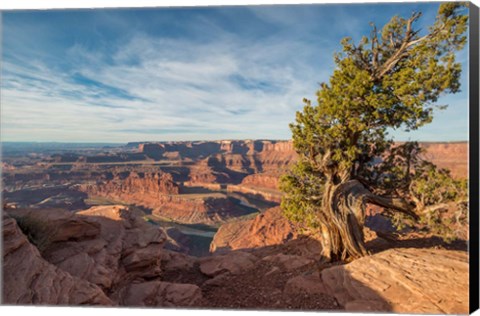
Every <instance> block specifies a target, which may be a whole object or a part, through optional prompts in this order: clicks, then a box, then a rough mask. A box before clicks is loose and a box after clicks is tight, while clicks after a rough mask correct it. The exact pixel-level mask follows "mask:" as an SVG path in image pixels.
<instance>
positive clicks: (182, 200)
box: [2, 140, 468, 313]
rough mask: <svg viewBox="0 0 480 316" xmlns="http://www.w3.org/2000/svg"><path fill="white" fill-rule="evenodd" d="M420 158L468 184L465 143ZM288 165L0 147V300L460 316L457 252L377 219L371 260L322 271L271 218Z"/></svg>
mask: <svg viewBox="0 0 480 316" xmlns="http://www.w3.org/2000/svg"><path fill="white" fill-rule="evenodd" d="M421 147H422V148H424V149H425V152H424V153H423V155H424V157H425V159H429V160H431V161H432V162H434V163H435V164H437V165H438V166H439V167H442V168H447V169H449V170H450V172H451V174H452V175H453V176H454V177H457V178H467V172H468V159H467V157H468V143H467V142H454V143H421ZM39 148H41V149H39ZM296 159H298V157H297V154H296V153H295V151H294V149H293V144H292V142H290V141H274V140H231V141H230V140H229V141H226V140H222V141H198V142H138V143H128V144H126V145H123V144H122V145H118V144H113V145H112V144H111V145H102V146H97V147H96V146H93V145H89V146H88V147H85V148H82V147H81V146H80V145H78V146H76V147H75V148H73V149H72V148H70V147H68V148H65V149H63V148H62V147H61V146H59V145H56V146H55V147H54V148H51V149H50V148H48V146H46V147H41V146H40V147H38V146H34V147H32V148H28V147H25V146H18V147H14V150H13V149H11V150H9V148H7V150H6V151H5V152H4V157H3V161H2V171H3V174H2V191H3V192H2V194H3V200H4V201H3V202H4V205H3V207H4V212H3V243H4V249H6V250H5V251H4V254H3V258H4V264H3V272H4V275H5V276H6V279H5V280H4V291H3V295H4V296H3V301H4V302H6V303H8V304H47V305H52V304H53V305H56V304H59V305H109V306H164V307H172V306H173V307H203V308H205V307H212V308H250V309H251V308H255V309H258V308H268V309H291V308H294V309H303V310H343V311H384V312H386V311H390V312H392V311H394V312H411V313H413V312H416V311H418V310H420V311H422V312H427V313H465V312H466V311H467V310H468V304H467V301H468V284H466V283H465V282H463V280H467V279H468V256H467V255H468V254H467V252H466V250H467V247H466V241H465V240H459V241H455V242H453V243H445V242H444V241H442V240H441V239H439V238H436V237H435V236H427V238H423V237H422V238H419V236H417V235H415V234H413V233H408V231H407V232H406V233H405V234H404V235H402V236H397V237H395V238H392V237H391V236H388V232H389V230H392V229H393V228H392V223H391V222H389V221H386V220H385V218H383V217H382V216H381V214H380V213H381V210H370V211H369V212H367V215H368V217H367V221H366V226H367V227H366V228H365V231H364V234H365V236H366V239H367V247H368V250H369V252H370V253H371V256H368V257H366V258H363V259H360V260H356V261H354V262H351V263H347V262H344V263H341V264H340V265H331V264H326V265H325V264H322V263H321V257H320V252H321V246H320V243H319V241H318V240H317V239H315V238H313V237H312V236H309V235H308V234H306V233H305V232H303V231H302V230H301V229H299V228H298V227H296V226H295V225H293V224H292V223H291V222H289V221H288V220H287V219H286V218H285V217H284V216H283V215H282V211H281V208H280V207H279V204H280V202H281V198H282V193H281V191H280V190H279V188H278V185H279V177H280V176H281V175H282V174H284V173H285V172H287V170H288V168H289V167H290V166H291V165H292V163H293V162H295V161H296ZM462 236H463V235H462ZM432 265H435V266H436V267H437V268H436V269H438V270H435V272H429V270H428V269H429V267H431V266H432ZM371 266H374V267H375V268H376V269H377V270H378V273H379V275H382V282H380V283H379V282H376V281H373V280H374V279H375V276H373V275H371V274H369V272H368V271H369V268H368V267H371ZM392 269H395V270H396V271H398V273H395V274H392V273H390V272H389V271H392ZM440 271H442V272H440ZM432 273H434V274H432ZM452 280H457V281H458V280H462V281H458V282H457V283H455V284H453V283H452V282H453V281H452ZM339 284H343V285H342V286H339ZM47 285H48V286H47ZM5 286H8V288H5ZM427 287H432V288H435V289H438V292H437V293H430V292H428V291H427V292H422V291H423V289H425V288H427ZM451 289H454V290H455V295H452V296H450V294H449V293H450V290H451ZM409 297H411V298H409ZM440 297H441V298H444V300H443V301H441V302H439V301H438V298H440Z"/></svg>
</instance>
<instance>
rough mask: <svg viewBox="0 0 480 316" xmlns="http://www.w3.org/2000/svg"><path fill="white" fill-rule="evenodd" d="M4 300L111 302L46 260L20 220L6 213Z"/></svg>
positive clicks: (27, 301) (91, 285)
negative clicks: (22, 230) (18, 221)
mask: <svg viewBox="0 0 480 316" xmlns="http://www.w3.org/2000/svg"><path fill="white" fill-rule="evenodd" d="M2 229H3V291H2V294H3V298H2V302H3V304H21V305H28V304H35V305H40V304H41V305H111V304H112V302H111V301H110V299H109V298H108V297H107V296H106V295H105V294H104V293H103V292H102V290H101V289H100V288H99V287H98V286H96V285H94V284H92V283H90V282H87V281H85V280H82V279H79V278H76V277H74V276H72V275H70V274H69V273H68V272H65V271H64V270H62V269H60V268H58V267H56V266H54V265H53V264H50V263H49V262H47V261H46V260H44V259H43V258H42V257H41V255H40V253H39V251H38V250H37V248H35V247H34V246H33V245H31V244H30V243H29V242H28V240H27V238H26V237H25V235H24V234H23V233H22V232H21V231H20V229H19V227H18V226H17V223H16V222H15V220H14V219H12V218H10V217H9V216H5V215H4V216H3V225H2Z"/></svg>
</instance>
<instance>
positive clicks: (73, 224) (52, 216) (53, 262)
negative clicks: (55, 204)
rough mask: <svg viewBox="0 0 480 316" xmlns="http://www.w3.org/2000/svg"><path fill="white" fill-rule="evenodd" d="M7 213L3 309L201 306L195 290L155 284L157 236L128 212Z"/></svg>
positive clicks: (106, 208) (156, 231) (158, 263)
mask: <svg viewBox="0 0 480 316" xmlns="http://www.w3.org/2000/svg"><path fill="white" fill-rule="evenodd" d="M8 213H9V214H10V216H11V218H10V217H7V218H6V220H5V222H4V230H3V234H4V246H5V249H6V250H7V251H6V252H5V253H4V266H3V269H4V270H3V272H4V276H6V279H5V283H4V284H7V285H9V287H8V288H5V289H4V291H3V293H4V301H5V302H10V303H12V304H19V303H25V304H28V303H33V304H37V303H38V304H60V305H79V304H89V305H92V304H102V305H110V304H114V305H118V304H120V305H121V304H129V306H144V305H152V304H153V305H154V306H172V304H173V305H175V306H191V304H195V301H196V299H198V298H199V297H200V298H201V293H199V291H198V290H193V291H191V290H189V289H191V288H192V287H194V286H193V285H190V284H183V285H181V284H175V285H171V284H168V282H163V281H162V280H161V277H162V267H161V265H162V264H163V263H162V258H164V257H165V255H167V254H166V253H165V252H166V250H163V245H164V242H165V239H166V238H165V235H164V233H163V231H162V230H161V229H160V228H159V227H157V226H154V225H150V224H148V223H146V222H145V221H144V220H143V219H142V218H141V217H138V216H137V215H138V214H135V213H134V212H131V211H130V210H129V209H128V208H125V207H123V206H100V207H93V208H91V209H88V210H86V211H83V212H79V213H77V214H72V213H68V212H65V211H62V210H52V209H46V210H31V209H13V210H9V211H8ZM13 218H15V219H16V221H17V222H18V223H19V227H20V228H22V230H23V233H22V232H21V231H20V230H19V229H18V227H17V226H16V224H15V220H14V219H13ZM24 233H25V234H27V235H28V236H29V239H30V242H29V240H27V237H26V236H25V235H24ZM31 243H34V244H35V245H36V247H34V246H33V245H32V244H31ZM19 267H23V268H20V269H19ZM52 284H53V285H54V286H52ZM13 285H15V287H12V288H10V286H13ZM132 291H134V292H135V293H134V294H132V293H133V292H132ZM139 291H143V292H139ZM152 291H153V292H152ZM142 293H143V294H144V295H145V296H142ZM106 294H108V297H107V295H106ZM132 295H133V296H132ZM152 295H153V296H152ZM194 298H196V299H194Z"/></svg>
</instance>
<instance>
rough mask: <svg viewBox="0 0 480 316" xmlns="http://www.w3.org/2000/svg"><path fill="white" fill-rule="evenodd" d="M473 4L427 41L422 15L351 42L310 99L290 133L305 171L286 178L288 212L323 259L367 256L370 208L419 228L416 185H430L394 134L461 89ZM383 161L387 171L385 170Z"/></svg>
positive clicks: (451, 13)
mask: <svg viewBox="0 0 480 316" xmlns="http://www.w3.org/2000/svg"><path fill="white" fill-rule="evenodd" d="M463 11H465V5H464V4H461V3H443V4H441V5H440V6H439V10H438V13H437V17H436V20H435V22H434V24H433V25H432V26H431V27H430V28H429V29H428V31H427V32H426V33H425V34H421V30H419V29H416V27H415V24H416V22H417V21H418V20H419V19H420V18H421V13H419V12H414V13H412V15H411V16H410V17H408V18H402V17H399V16H394V17H393V18H392V19H391V20H390V21H389V22H388V23H387V24H386V25H385V26H384V27H383V28H382V29H381V30H377V28H376V26H375V25H374V24H371V27H372V31H371V34H370V35H369V36H364V37H363V38H362V39H361V40H360V42H359V43H358V44H355V43H354V42H353V41H352V39H351V38H345V39H343V40H342V42H341V44H342V47H343V50H342V52H341V53H337V54H335V56H334V61H335V65H336V68H335V70H334V71H333V74H332V75H331V77H330V80H329V82H328V83H322V84H321V85H320V88H319V90H318V91H317V94H316V95H317V101H318V103H317V105H312V102H311V101H310V100H306V99H304V103H305V106H304V108H303V111H299V112H297V113H296V120H295V122H294V123H292V124H290V128H291V131H292V134H293V145H294V148H295V150H296V152H297V153H298V154H299V160H298V162H297V163H296V164H295V165H294V166H293V168H292V169H291V171H290V172H289V173H288V174H286V175H284V176H283V177H282V178H281V189H282V190H283V191H284V193H285V194H284V198H283V200H282V208H283V210H284V214H286V215H287V217H288V218H289V219H291V220H292V221H295V222H298V223H300V224H303V225H306V226H308V227H309V228H310V229H312V230H316V231H318V232H319V234H320V236H321V242H322V246H323V250H322V252H323V253H322V254H323V256H324V258H326V259H328V260H345V259H352V258H358V257H361V256H364V255H366V254H367V252H366V250H365V246H364V241H363V230H362V229H363V224H364V217H365V206H366V204H367V203H370V204H376V205H379V206H382V207H385V208H387V209H389V210H394V211H398V212H402V213H403V214H407V215H408V216H411V217H412V218H415V219H417V218H418V216H417V213H416V212H415V208H416V204H415V201H414V200H412V199H411V198H410V197H411V195H410V194H409V193H408V192H409V190H410V189H411V188H412V183H413V182H415V181H417V180H418V179H425V175H426V174H427V176H428V173H425V172H424V169H425V168H424V167H422V166H424V164H423V162H422V161H420V160H419V159H418V153H419V147H418V144H415V143H405V144H403V145H402V146H394V143H393V141H392V139H391V137H390V136H389V135H388V129H404V130H406V131H411V130H416V129H418V128H420V127H421V126H423V125H425V124H427V123H430V122H431V121H432V118H433V112H434V109H435V108H437V107H438V108H443V107H441V106H439V105H437V101H438V99H439V97H440V96H441V95H442V94H445V93H456V92H458V91H459V89H460V82H459V78H460V73H461V66H460V64H459V63H457V62H456V60H455V52H456V51H458V50H461V49H462V48H463V46H464V45H465V43H466V36H465V33H466V29H467V16H466V15H465V14H463ZM380 160H381V163H379V161H380Z"/></svg>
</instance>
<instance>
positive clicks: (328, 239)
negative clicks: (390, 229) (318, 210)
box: [321, 180, 418, 261]
mask: <svg viewBox="0 0 480 316" xmlns="http://www.w3.org/2000/svg"><path fill="white" fill-rule="evenodd" d="M367 203H371V204H375V205H379V206H382V207H387V208H390V209H393V210H396V211H399V212H403V213H406V214H408V215H410V216H412V217H414V218H416V219H417V218H418V217H417V215H416V214H415V213H413V211H412V207H411V206H410V205H408V204H407V203H406V202H405V201H404V200H402V199H398V198H389V197H381V196H377V195H375V194H372V193H371V192H370V191H369V190H368V189H367V188H366V187H365V186H363V184H361V183H360V182H359V181H357V180H349V181H346V182H344V183H341V184H339V185H334V184H331V183H329V184H327V185H326V190H325V193H324V196H323V203H322V205H323V207H324V208H326V209H325V210H324V211H326V214H328V216H327V217H328V218H329V219H330V220H329V221H328V222H327V223H322V226H321V233H322V256H323V257H324V259H325V260H328V261H331V260H342V261H344V260H347V259H348V260H350V259H356V258H360V257H363V256H365V255H367V254H368V253H367V250H366V249H365V243H364V236H363V226H364V221H365V208H366V204H367Z"/></svg>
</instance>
